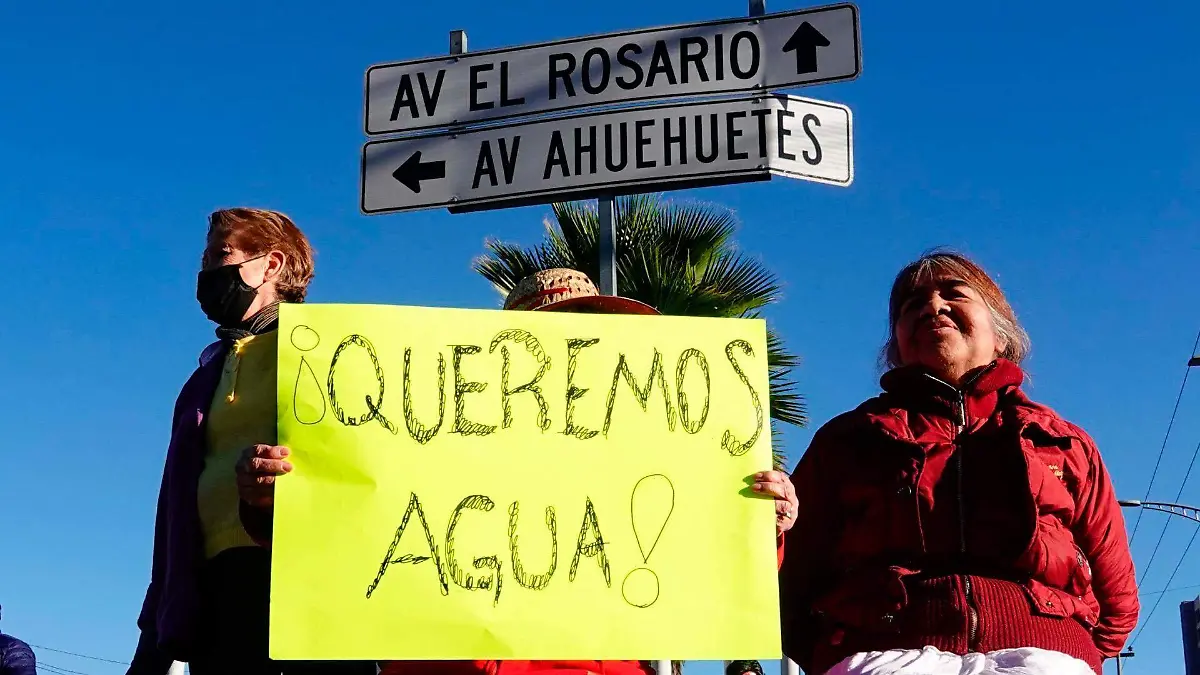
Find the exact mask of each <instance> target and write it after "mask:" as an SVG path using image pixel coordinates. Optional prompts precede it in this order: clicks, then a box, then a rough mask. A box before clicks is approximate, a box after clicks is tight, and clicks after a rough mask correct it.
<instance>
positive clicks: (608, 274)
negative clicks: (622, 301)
mask: <svg viewBox="0 0 1200 675" xmlns="http://www.w3.org/2000/svg"><path fill="white" fill-rule="evenodd" d="M616 210H617V209H616V200H615V199H614V198H613V196H612V195H603V196H601V197H598V198H597V199H596V215H597V219H598V220H599V228H600V232H599V233H598V237H597V238H598V243H599V246H600V279H599V282H600V283H599V284H598V285H599V286H600V294H601V295H616V294H617V214H616Z"/></svg>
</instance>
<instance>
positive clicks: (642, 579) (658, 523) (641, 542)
mask: <svg viewBox="0 0 1200 675" xmlns="http://www.w3.org/2000/svg"><path fill="white" fill-rule="evenodd" d="M629 511H630V517H631V518H632V520H633V537H634V539H636V540H637V544H638V552H639V553H640V554H641V556H642V564H643V565H648V564H649V563H650V556H651V555H653V553H654V549H655V547H657V546H658V541H659V540H660V539H661V538H662V534H663V531H664V530H666V528H667V520H669V519H670V518H671V514H672V513H673V512H674V511H675V486H674V485H672V484H671V479H669V478H667V477H666V476H664V475H662V474H661V473H656V474H652V475H649V476H646V477H645V478H642V479H641V480H639V481H638V482H637V485H635V486H633V497H632V499H631V503H630V508H629ZM621 595H622V597H624V598H625V602H627V603H629V604H630V605H632V606H634V607H643V608H644V607H649V606H650V605H653V604H654V603H655V602H657V601H658V595H659V583H658V575H657V574H655V573H654V570H652V569H650V568H649V567H638V568H635V569H634V570H632V571H631V572H629V574H626V575H625V581H624V582H622V583H621Z"/></svg>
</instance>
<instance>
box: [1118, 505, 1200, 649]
mask: <svg viewBox="0 0 1200 675" xmlns="http://www.w3.org/2000/svg"><path fill="white" fill-rule="evenodd" d="M1197 534H1200V525H1197V526H1196V528H1195V529H1193V530H1192V538H1191V539H1188V543H1187V546H1186V547H1184V549H1183V555H1181V556H1179V562H1178V563H1176V564H1175V569H1174V570H1172V571H1171V576H1170V577H1169V578H1168V579H1167V583H1166V584H1165V585H1166V586H1167V588H1170V587H1171V582H1172V581H1175V575H1176V574H1178V573H1179V568H1180V567H1182V566H1183V560H1184V558H1186V557H1187V554H1188V551H1190V550H1192V544H1193V543H1195V542H1196V535H1197ZM1165 595H1166V593H1161V594H1159V596H1158V599H1157V600H1155V601H1154V606H1153V607H1151V608H1150V613H1149V614H1147V615H1146V620H1145V621H1143V622H1142V627H1141V628H1139V629H1138V632H1137V634H1136V635H1134V636H1133V639H1132V640H1130V641H1129V647H1130V648H1131V649H1132V648H1133V645H1134V643H1135V642H1137V639H1138V638H1139V637H1141V635H1142V631H1144V630H1146V626H1148V625H1150V619H1151V618H1152V617H1153V616H1154V612H1155V611H1156V610H1158V605H1159V604H1160V603H1161V602H1162V599H1163V597H1164V596H1165Z"/></svg>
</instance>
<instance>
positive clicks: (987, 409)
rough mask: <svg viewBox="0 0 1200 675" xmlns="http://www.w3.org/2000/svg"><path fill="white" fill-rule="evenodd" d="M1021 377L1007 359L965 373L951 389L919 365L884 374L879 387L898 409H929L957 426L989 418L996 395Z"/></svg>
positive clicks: (998, 395)
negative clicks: (949, 418)
mask: <svg viewBox="0 0 1200 675" xmlns="http://www.w3.org/2000/svg"><path fill="white" fill-rule="evenodd" d="M1024 379H1025V374H1024V373H1023V372H1022V371H1021V367H1020V366H1018V365H1017V364H1015V363H1013V362H1012V361H1009V360H1008V359H1003V358H1000V359H996V360H995V361H993V362H992V363H990V364H988V365H986V366H983V367H982V368H978V369H976V370H975V371H973V372H971V373H968V374H967V377H966V378H965V380H964V382H963V384H962V385H961V386H959V387H955V386H953V385H951V384H949V383H947V382H944V381H942V380H940V379H938V378H937V377H934V376H933V375H932V374H930V373H929V372H928V371H927V370H925V369H924V368H923V367H921V366H903V367H900V368H896V369H894V370H891V371H888V372H887V373H886V374H884V376H883V377H882V378H880V381H879V384H880V386H881V387H883V390H884V391H885V392H887V394H888V396H889V397H890V398H895V399H897V402H898V403H899V405H900V407H904V408H919V409H925V410H931V411H933V412H938V413H940V414H945V415H948V416H950V417H951V418H952V419H956V421H957V422H958V424H959V425H965V424H967V423H968V422H969V421H970V420H979V419H983V418H988V417H991V415H992V413H993V412H995V409H996V405H997V403H998V402H999V399H1000V396H1001V395H1002V394H1005V393H1007V392H1008V391H1011V390H1013V389H1016V388H1018V387H1020V386H1021V383H1022V382H1023V381H1024Z"/></svg>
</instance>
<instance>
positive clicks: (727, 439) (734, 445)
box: [721, 340, 764, 457]
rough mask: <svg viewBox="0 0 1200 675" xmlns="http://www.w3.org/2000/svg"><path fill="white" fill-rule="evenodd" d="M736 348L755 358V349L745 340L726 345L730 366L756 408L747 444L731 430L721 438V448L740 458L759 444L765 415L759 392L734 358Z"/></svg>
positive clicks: (726, 355) (726, 354)
mask: <svg viewBox="0 0 1200 675" xmlns="http://www.w3.org/2000/svg"><path fill="white" fill-rule="evenodd" d="M735 347H736V348H738V349H740V350H742V353H743V354H745V355H746V356H754V348H753V347H751V346H750V343H749V342H746V341H745V340H734V341H733V342H730V343H729V344H728V345H725V358H727V359H729V364H730V365H732V366H733V372H735V373H737V376H738V379H739V380H741V381H742V384H744V385H746V389H748V390H749V391H750V404H751V405H752V406H754V417H755V423H754V435H753V436H751V437H750V440H748V441H746V442H745V443H741V442H739V441H738V440H737V437H735V436H734V435H733V432H732V431H729V430H726V431H725V433H724V435H722V436H721V447H723V448H725V451H726V452H728V453H729V454H730V455H732V456H734V457H740V456H742V455H744V454H746V453H747V452H749V451H750V448H753V447H754V444H755V443H757V442H758V437H759V435H760V434H761V433H762V428H763V417H764V415H763V406H762V401H761V400H760V399H759V397H758V392H757V391H754V386H753V385H752V384H750V378H748V377H746V373H745V371H743V370H742V366H741V365H740V364H738V362H737V359H736V358H734V356H733V350H734V348H735Z"/></svg>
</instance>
